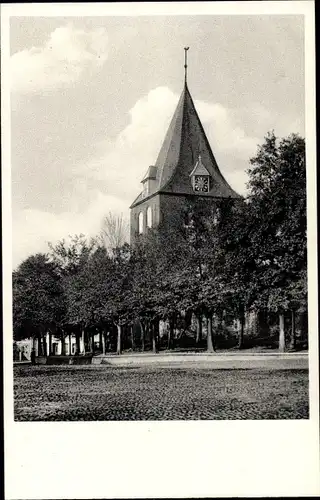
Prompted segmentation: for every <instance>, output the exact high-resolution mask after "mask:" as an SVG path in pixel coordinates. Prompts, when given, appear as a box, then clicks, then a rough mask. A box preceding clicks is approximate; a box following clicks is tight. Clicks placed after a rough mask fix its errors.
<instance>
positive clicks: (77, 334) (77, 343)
mask: <svg viewBox="0 0 320 500" xmlns="http://www.w3.org/2000/svg"><path fill="white" fill-rule="evenodd" d="M76 353H77V354H78V355H79V354H80V332H79V331H77V332H76Z"/></svg>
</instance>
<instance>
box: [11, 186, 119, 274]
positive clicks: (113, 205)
mask: <svg viewBox="0 0 320 500" xmlns="http://www.w3.org/2000/svg"><path fill="white" fill-rule="evenodd" d="M127 208H128V207H127V205H126V204H125V203H124V202H123V201H122V200H121V199H119V198H116V197H114V196H107V195H103V194H102V193H101V192H97V193H96V197H95V199H94V201H93V202H92V203H91V204H89V205H88V206H86V207H84V210H82V211H79V212H63V213H60V214H53V213H50V212H43V211H41V210H33V209H28V210H21V211H19V213H18V214H16V215H15V217H14V220H13V234H12V247H13V248H12V250H13V251H12V264H13V268H15V267H16V266H17V265H19V264H20V262H21V261H22V260H23V259H25V258H27V257H28V256H29V255H31V254H34V253H38V252H44V253H46V252H48V250H49V247H48V242H51V243H56V242H57V241H59V240H61V239H63V238H67V237H68V235H76V234H81V233H82V234H84V235H85V236H86V237H88V238H90V237H91V236H96V235H97V234H98V233H99V231H100V229H101V227H102V221H103V218H104V216H105V215H106V214H107V213H108V212H109V211H111V212H112V213H114V214H123V215H124V216H127V215H128V214H127Z"/></svg>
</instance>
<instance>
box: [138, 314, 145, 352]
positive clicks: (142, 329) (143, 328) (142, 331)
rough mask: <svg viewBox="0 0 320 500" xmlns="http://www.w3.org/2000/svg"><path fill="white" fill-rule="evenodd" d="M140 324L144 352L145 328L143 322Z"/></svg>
mask: <svg viewBox="0 0 320 500" xmlns="http://www.w3.org/2000/svg"><path fill="white" fill-rule="evenodd" d="M139 323H140V333H141V351H142V352H143V351H144V348H145V345H144V339H145V326H144V324H143V322H142V321H139Z"/></svg>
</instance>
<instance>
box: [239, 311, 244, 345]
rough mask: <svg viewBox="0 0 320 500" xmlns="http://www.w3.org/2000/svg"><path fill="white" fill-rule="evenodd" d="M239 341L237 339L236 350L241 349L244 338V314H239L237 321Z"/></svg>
mask: <svg viewBox="0 0 320 500" xmlns="http://www.w3.org/2000/svg"><path fill="white" fill-rule="evenodd" d="M239 323H240V324H239V327H240V328H239V339H238V349H242V348H243V338H244V325H245V315H244V312H242V313H241V316H240V319H239Z"/></svg>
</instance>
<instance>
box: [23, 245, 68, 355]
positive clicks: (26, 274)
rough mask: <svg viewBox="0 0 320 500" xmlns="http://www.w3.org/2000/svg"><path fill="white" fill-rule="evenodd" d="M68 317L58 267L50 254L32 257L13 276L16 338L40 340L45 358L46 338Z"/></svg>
mask: <svg viewBox="0 0 320 500" xmlns="http://www.w3.org/2000/svg"><path fill="white" fill-rule="evenodd" d="M64 317H65V296H64V290H63V286H62V282H61V277H60V275H59V272H58V268H57V266H56V264H55V263H54V262H51V261H50V259H49V257H48V256H47V255H46V254H36V255H32V256H31V257H28V258H27V259H26V260H24V261H23V262H22V263H21V264H20V266H19V267H18V269H17V270H16V271H14V273H13V325H14V335H15V337H16V338H26V337H29V336H32V337H35V336H37V337H38V340H39V347H40V349H39V350H40V353H41V351H42V352H43V354H45V353H46V345H45V334H46V333H47V332H48V331H53V330H54V329H56V328H57V327H58V326H59V325H61V324H62V323H63V321H64ZM41 344H43V346H42V349H41ZM50 348H51V346H50V347H49V350H50Z"/></svg>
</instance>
